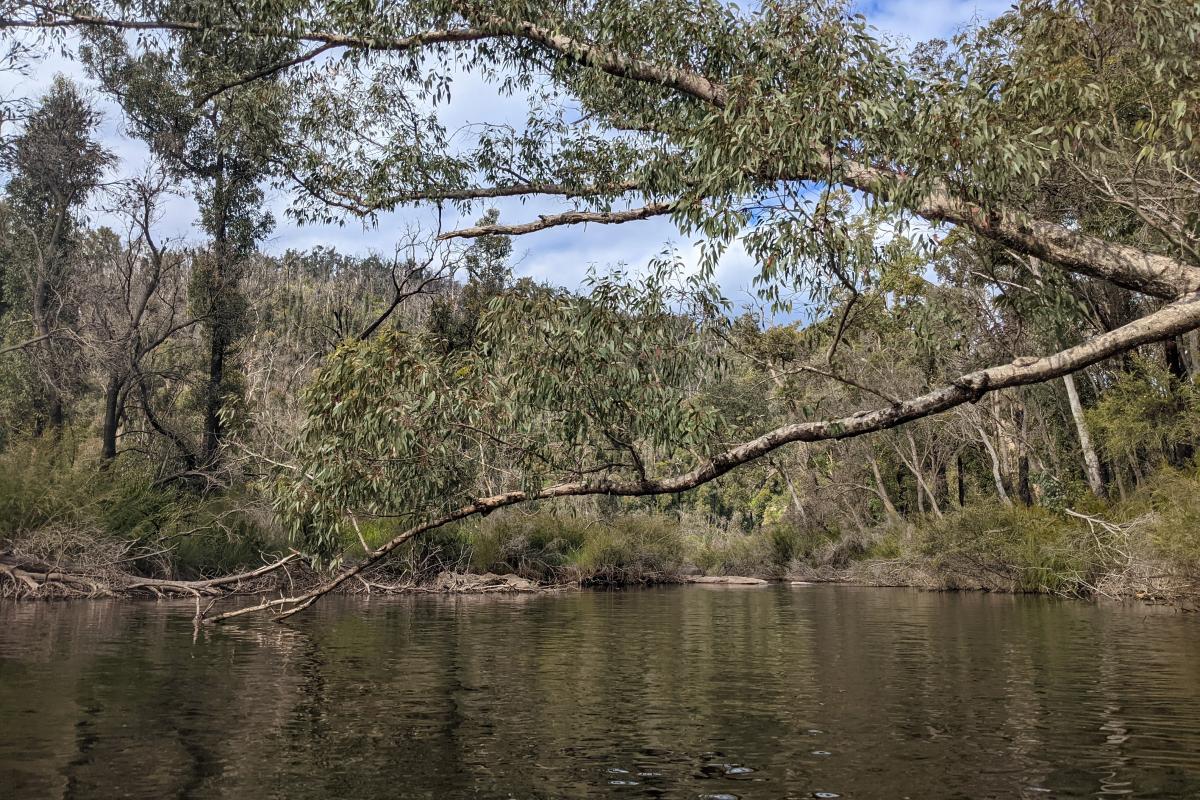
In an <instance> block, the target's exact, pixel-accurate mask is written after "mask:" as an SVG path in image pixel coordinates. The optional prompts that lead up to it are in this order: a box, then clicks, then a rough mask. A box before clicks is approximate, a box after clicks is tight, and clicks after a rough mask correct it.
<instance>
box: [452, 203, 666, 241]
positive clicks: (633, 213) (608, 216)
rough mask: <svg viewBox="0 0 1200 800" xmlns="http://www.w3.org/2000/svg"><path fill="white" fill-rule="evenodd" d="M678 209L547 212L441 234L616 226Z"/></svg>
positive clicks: (661, 206)
mask: <svg viewBox="0 0 1200 800" xmlns="http://www.w3.org/2000/svg"><path fill="white" fill-rule="evenodd" d="M674 209H675V204H674V203H651V204H650V205H647V206H640V207H638V208H630V209H628V210H625V211H566V212H563V213H562V214H543V215H542V216H540V217H538V218H537V220H536V221H534V222H526V223H523V224H520V225H499V224H496V225H476V226H474V227H470V228H461V229H459V230H456V231H447V232H446V233H443V234H441V235H440V236H438V238H439V239H456V238H457V239H472V238H476V237H479V236H497V235H499V236H520V235H522V234H526V233H533V232H535V231H544V230H546V229H547V228H557V227H560V226H562V225H582V224H585V223H588V222H592V223H595V224H597V225H615V224H620V223H622V222H633V221H634V220H639V219H648V218H650V217H657V216H662V215H663V214H670V213H671V212H672V211H673V210H674Z"/></svg>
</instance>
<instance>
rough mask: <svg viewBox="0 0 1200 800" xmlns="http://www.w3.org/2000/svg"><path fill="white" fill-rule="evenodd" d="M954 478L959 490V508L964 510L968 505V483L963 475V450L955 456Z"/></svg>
mask: <svg viewBox="0 0 1200 800" xmlns="http://www.w3.org/2000/svg"><path fill="white" fill-rule="evenodd" d="M954 478H955V481H954V483H955V487H956V488H957V490H958V507H959V508H963V507H965V506H966V505H967V481H966V476H965V475H964V474H963V458H962V450H959V451H958V452H956V453H955V454H954Z"/></svg>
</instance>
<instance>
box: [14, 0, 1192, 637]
mask: <svg viewBox="0 0 1200 800" xmlns="http://www.w3.org/2000/svg"><path fill="white" fill-rule="evenodd" d="M648 21H649V22H652V24H648ZM0 36H2V37H3V39H2V42H3V44H4V45H5V46H6V47H7V57H6V60H5V61H4V66H5V67H6V68H7V69H9V70H13V71H18V72H19V71H21V70H25V71H26V72H28V71H30V70H36V69H38V68H39V67H38V63H39V62H38V61H37V58H38V56H39V54H42V53H45V52H49V51H62V52H66V53H67V54H69V55H70V56H72V57H73V58H76V59H78V61H79V62H80V63H81V64H82V66H83V68H84V70H85V72H86V75H87V80H86V83H80V82H73V81H71V80H69V79H66V78H58V79H56V80H55V81H54V82H53V83H52V85H50V87H49V88H48V89H47V90H46V91H45V92H44V93H42V94H40V95H38V96H30V97H10V98H8V99H7V100H6V101H5V103H4V114H5V119H4V122H3V126H2V127H0V136H2V138H3V180H4V190H3V199H2V200H0V570H2V571H3V574H0V593H4V594H8V595H29V596H35V597H36V596H61V595H96V594H101V593H105V592H111V591H129V592H149V593H159V594H164V593H165V594H172V593H173V594H184V595H199V594H212V593H214V592H215V591H217V590H218V589H221V590H223V589H225V588H230V587H233V586H241V585H243V583H245V584H246V585H247V586H250V587H252V588H255V587H258V588H261V587H262V586H263V585H265V584H263V583H262V582H261V581H262V580H264V576H265V575H267V574H268V573H267V572H266V570H260V569H259V568H260V567H263V566H264V565H267V566H269V567H274V566H275V565H281V567H282V568H281V569H278V570H275V571H272V572H270V575H272V576H278V575H282V574H283V573H284V572H285V571H287V572H289V574H290V572H291V571H296V575H295V576H293V577H295V579H296V580H298V581H300V584H301V585H299V586H297V585H296V584H290V586H291V587H292V593H291V594H290V595H287V596H282V597H277V599H272V600H264V601H263V604H262V605H261V606H257V607H254V608H258V609H259V610H263V609H269V610H275V611H279V612H283V613H284V614H289V613H294V612H296V611H298V610H301V609H303V608H306V607H307V606H309V605H311V603H312V602H314V601H315V600H316V599H318V598H319V597H320V596H321V595H322V594H324V593H325V592H328V591H332V590H334V589H341V590H352V591H372V590H385V589H387V588H389V587H392V588H395V587H402V586H410V585H412V584H414V583H421V582H424V581H428V580H431V579H433V578H435V577H436V576H437V575H438V574H439V573H441V572H443V571H453V572H468V571H473V572H480V573H482V572H496V573H516V574H517V575H519V576H521V577H523V578H527V579H530V580H533V581H536V582H539V583H545V584H554V583H562V582H570V581H582V582H585V583H593V584H621V585H623V584H631V583H641V582H652V581H670V580H677V579H679V578H680V577H681V576H685V575H688V574H695V573H707V574H711V575H721V574H734V575H737V574H741V575H754V576H760V577H767V578H783V577H792V578H805V579H814V578H815V579H851V580H858V581H865V582H873V583H889V584H916V585H924V586H937V587H967V588H989V589H1003V590H1029V591H1045V592H1059V593H1064V594H1072V595H1080V596H1087V595H1096V594H1100V595H1106V596H1128V595H1141V596H1144V597H1148V598H1151V599H1175V598H1178V597H1180V596H1182V595H1186V594H1188V593H1194V592H1195V591H1196V586H1197V581H1200V532H1198V531H1200V528H1198V527H1197V522H1200V477H1198V474H1197V464H1196V447H1197V443H1198V441H1200V387H1198V384H1197V377H1198V373H1200V338H1198V336H1197V330H1196V329H1197V327H1200V296H1198V295H1197V292H1200V4H1196V3H1193V2H1188V1H1187V0H1178V1H1177V2H1148V1H1147V2H1142V1H1141V0H1136V1H1135V2H1108V1H1107V0H1087V2H1056V1H1054V0H1026V1H1025V2H1022V3H1020V4H1018V5H1017V6H1016V7H1014V9H1013V10H1012V11H1010V12H1009V13H1007V14H1005V15H1004V16H1002V17H1000V18H999V19H997V20H995V21H992V22H990V23H988V24H986V25H980V26H978V27H976V28H973V29H971V30H968V31H965V32H964V33H963V34H962V35H961V36H960V37H958V38H957V39H955V40H954V41H952V42H929V43H924V44H921V45H918V46H915V47H907V46H901V45H898V44H895V43H892V42H889V41H888V40H887V39H886V38H884V37H882V36H881V35H880V34H878V32H876V31H874V30H873V29H872V28H870V26H869V20H863V19H862V18H861V17H859V16H857V15H856V14H854V13H853V9H852V8H850V7H849V6H847V5H845V4H843V3H840V2H827V1H826V0H821V2H791V1H790V0H780V2H768V3H762V4H760V5H758V6H756V7H755V8H753V9H750V10H739V9H737V8H735V7H732V6H728V5H724V4H720V3H715V2H713V3H709V2H702V3H695V2H678V1H677V0H629V1H628V2H595V3H593V2H578V3H576V2H572V3H567V4H560V3H539V2H514V3H507V2H504V3H485V4H475V3H459V2H442V0H434V1H433V2H427V0H414V1H412V2H407V1H406V2H398V3H394V4H385V6H384V7H379V6H378V4H369V3H355V2H349V3H339V4H333V5H330V4H323V3H305V2H292V0H256V2H252V3H249V4H244V3H224V2H213V1H212V0H204V1H203V2H196V3H176V2H154V3H143V2H138V1H136V0H118V1H117V2H98V3H73V4H61V5H60V4H56V3H51V4H44V3H26V2H15V1H14V2H5V3H0ZM463 72H471V73H476V74H480V75H483V76H485V77H487V78H489V79H490V80H492V81H493V82H494V84H495V85H496V88H497V91H500V92H503V93H507V94H508V95H509V96H511V97H512V98H513V102H520V103H524V104H526V105H527V106H528V121H527V124H526V126H525V127H524V128H523V129H514V128H513V127H512V126H510V125H508V124H501V123H496V124H486V123H481V124H478V125H473V126H471V127H470V129H469V130H465V131H452V130H448V129H447V128H446V127H445V126H444V125H443V124H442V123H441V122H440V121H439V117H438V114H439V111H440V110H442V109H444V107H445V106H446V104H447V102H448V100H449V99H450V98H452V97H453V96H454V84H453V80H452V79H453V77H454V75H456V74H461V73H463ZM97 92H99V93H102V94H103V96H104V98H105V102H109V103H112V104H115V107H118V108H119V109H120V110H121V114H122V124H123V125H124V127H125V129H126V130H127V131H128V134H129V135H130V136H132V137H136V138H137V139H139V140H141V141H142V142H144V143H145V145H146V147H147V149H148V152H149V153H150V154H151V157H150V158H149V159H148V160H147V161H146V163H127V162H126V161H121V160H119V159H117V157H116V156H115V155H114V154H113V153H112V152H110V151H109V150H108V149H106V146H105V144H104V143H103V141H102V138H101V136H100V134H99V125H100V117H99V105H98V103H99V98H98V97H97V96H96V93H97ZM269 192H283V193H285V194H286V195H287V196H288V197H289V199H290V207H289V209H288V212H287V215H286V216H285V217H283V218H279V219H275V218H273V217H272V215H271V214H270V213H268V212H267V211H266V208H267V205H268V203H267V196H268V193H269ZM173 195H185V196H188V197H191V198H193V199H194V202H195V205H196V207H197V208H198V210H199V211H198V217H197V219H196V220H195V221H194V223H195V231H196V233H195V235H191V236H185V237H181V236H179V235H178V233H177V232H174V231H171V230H170V229H169V228H168V227H167V226H166V225H165V224H164V223H163V218H164V208H165V207H166V204H167V203H168V201H169V198H170V197H171V196H173ZM513 197H528V198H534V199H535V200H536V201H537V202H538V203H545V202H551V203H554V204H557V205H556V209H557V210H555V211H553V212H548V213H542V214H537V213H534V212H533V211H530V212H529V213H528V214H527V216H525V217H521V218H513V219H508V218H502V216H501V214H500V212H499V211H498V210H497V203H498V202H499V201H500V200H501V199H504V198H513ZM408 206H420V207H427V206H432V207H435V208H437V209H439V211H440V212H443V213H441V214H440V215H439V217H438V218H439V219H445V220H447V223H448V224H447V226H446V227H437V228H433V229H428V230H420V229H417V228H412V229H410V230H407V231H397V233H396V236H395V240H394V248H393V249H392V250H391V251H390V252H384V253H374V254H368V253H365V252H353V253H351V252H338V251H337V250H335V249H333V248H330V247H321V248H315V249H312V250H307V251H304V252H297V251H288V252H284V253H282V254H279V253H277V252H273V251H272V250H271V249H270V248H269V247H268V246H267V245H266V242H267V241H268V239H269V237H270V236H271V234H272V233H273V232H276V231H278V230H280V229H281V228H283V227H292V226H297V225H303V224H313V223H327V222H329V221H337V220H343V221H348V222H350V223H353V224H357V222H358V221H359V220H366V221H368V222H370V221H371V220H373V219H376V216H377V215H378V214H380V213H383V212H388V211H392V210H394V209H397V208H403V207H408ZM506 208H508V206H506ZM537 208H539V209H541V208H542V205H538V206H537ZM506 213H507V212H506ZM651 217H669V218H670V219H671V220H672V221H673V222H674V223H675V224H676V225H677V226H678V228H679V230H680V232H681V236H682V241H684V242H697V243H698V245H699V246H698V247H696V248H692V249H689V248H685V247H677V246H670V245H667V244H666V243H664V249H663V253H662V256H661V258H659V259H658V260H656V261H654V262H653V263H650V264H628V265H597V266H596V267H594V268H593V270H592V272H591V276H590V278H589V279H588V280H587V281H586V282H585V283H584V284H583V285H582V286H566V287H564V286H561V285H558V284H557V283H555V282H554V281H549V282H546V281H541V282H539V281H534V280H532V279H530V278H528V277H522V274H521V264H520V258H519V257H517V256H516V255H515V253H516V252H519V250H514V243H516V245H517V247H518V248H524V247H526V246H528V247H534V246H536V239H537V234H538V233H539V232H540V231H542V230H546V229H549V228H557V227H561V226H576V228H575V230H576V232H577V234H578V236H580V237H587V236H613V237H619V236H621V235H622V231H623V230H626V228H625V226H626V225H637V224H638V223H639V221H640V220H645V219H648V218H651ZM456 218H461V219H465V220H466V221H467V222H466V223H464V224H463V225H462V226H459V227H457V228H455V227H454V226H453V225H451V224H449V222H450V221H452V220H454V219H456ZM472 220H474V222H473V224H470V223H471V221H472ZM525 237H528V238H525ZM731 249H740V250H742V251H744V252H745V253H746V254H747V255H748V256H749V257H750V258H751V259H752V260H753V261H754V262H755V264H756V266H757V272H758V275H757V278H756V283H755V289H756V291H757V298H756V299H755V301H754V302H750V303H746V302H744V300H741V301H738V302H733V301H731V300H730V299H728V298H727V297H726V296H724V295H727V294H728V295H730V296H733V295H734V293H733V292H732V291H729V290H728V287H723V286H722V285H720V283H719V282H718V281H717V275H718V274H719V273H718V270H717V267H718V265H719V264H720V263H721V258H722V256H723V254H726V253H727V252H729V251H730V250H731ZM694 254H698V255H694ZM281 560H282V561H281ZM302 564H303V565H305V566H301V565H302ZM243 573H252V574H247V575H245V576H244V577H243V578H242V579H240V580H236V579H234V578H236V576H238V575H241V574H243ZM231 576H233V578H231ZM227 578H230V580H228V581H226V580H225V579H227ZM282 585H284V586H289V584H287V583H284V584H282ZM198 611H199V607H198ZM244 612H245V609H242V610H241V611H238V612H233V613H244Z"/></svg>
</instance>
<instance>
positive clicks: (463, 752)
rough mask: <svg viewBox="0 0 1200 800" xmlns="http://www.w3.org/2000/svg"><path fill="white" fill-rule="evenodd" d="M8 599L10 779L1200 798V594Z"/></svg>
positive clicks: (362, 788)
mask: <svg viewBox="0 0 1200 800" xmlns="http://www.w3.org/2000/svg"><path fill="white" fill-rule="evenodd" d="M191 614H192V609H191V607H189V606H188V605H186V604H177V603H167V602H163V603H157V604H156V603H153V602H73V603H59V604H51V603H23V604H8V605H0V787H3V789H2V790H0V795H2V796H4V797H11V798H21V799H22V800H25V799H26V798H53V797H62V798H116V797H134V798H166V797H178V798H291V799H292V800H295V799H296V798H355V799H356V800H359V799H363V798H426V797H427V798H459V797H472V798H508V797H512V798H551V797H581V798H582V797H605V796H607V797H619V798H644V797H670V798H676V797H679V798H689V797H690V798H702V797H708V798H785V797H795V798H813V797H829V798H832V797H842V798H972V799H973V800H976V799H978V798H991V797H995V798H1025V797H1028V798H1043V797H1045V798H1055V797H1109V796H1112V797H1117V796H1121V797H1152V798H1160V799H1161V798H1196V797H1200V618H1198V617H1197V615H1194V614H1193V615H1187V614H1178V613H1173V612H1171V611H1170V610H1163V609H1152V608H1147V607H1141V606H1118V605H1114V604H1099V605H1092V604H1087V603H1080V602H1070V601H1057V600H1051V599H1046V598H1036V597H1012V596H1000V595H985V594H949V593H944V594H939V593H925V592H918V591H908V590H887V589H866V588H852V587H834V586H793V587H788V586H771V587H758V588H728V587H687V588H664V589H651V590H642V591H627V592H610V593H606V592H586V591H585V592H575V593H567V594H553V595H537V596H506V597H496V596H491V597H478V596H475V597H467V596H458V597H452V596H417V597H412V596H410V597H401V598H373V599H367V598H329V599H326V600H325V601H323V602H322V603H320V604H319V605H318V606H316V607H314V609H312V610H311V611H310V612H307V613H306V615H304V616H301V617H298V618H295V619H294V620H293V621H292V623H291V624H288V625H278V624H274V623H271V622H269V621H266V620H262V619H259V620H254V621H250V622H244V621H239V622H237V623H235V624H233V625H228V626H224V627H220V628H216V629H207V628H206V629H202V630H200V631H196V630H195V629H194V628H193V625H192V621H191Z"/></svg>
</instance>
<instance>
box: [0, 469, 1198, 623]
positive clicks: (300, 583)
mask: <svg viewBox="0 0 1200 800" xmlns="http://www.w3.org/2000/svg"><path fill="white" fill-rule="evenodd" d="M30 464H31V465H33V466H36V467H37V468H36V469H34V468H30V469H27V470H23V471H17V470H11V471H0V597H10V598H11V597H22V598H24V597H30V598H43V597H55V598H58V597H100V596H143V597H155V596H180V595H187V596H201V597H206V596H217V595H228V594H262V593H265V592H271V593H273V592H278V591H285V592H289V593H290V592H292V591H293V590H304V589H306V588H311V587H314V586H316V585H318V584H319V583H320V582H321V581H322V580H323V579H325V578H327V577H328V571H327V568H324V567H323V568H315V567H313V566H312V565H311V564H309V563H308V562H307V561H306V559H305V558H303V557H301V556H299V555H298V554H294V553H292V552H291V551H290V549H289V545H288V538H287V536H286V534H285V532H284V531H282V530H281V529H280V528H279V527H278V525H277V523H276V522H275V521H274V516H273V514H272V513H271V509H270V507H269V505H267V504H266V502H265V500H264V499H263V498H262V497H259V496H257V495H255V494H252V493H250V492H249V491H240V492H239V491H229V492H222V493H214V494H212V495H206V496H200V495H195V494H189V493H188V492H186V491H183V490H178V489H163V488H154V487H153V485H152V484H151V483H150V482H132V481H130V480H128V479H118V478H117V477H116V476H114V475H113V474H111V473H107V472H104V471H99V472H96V471H89V470H82V469H79V470H70V469H61V468H57V467H55V466H54V465H53V464H49V463H42V462H39V461H36V460H33V461H30ZM399 524H400V523H394V522H385V521H378V520H377V521H372V522H366V521H364V522H363V523H362V524H361V525H360V526H359V529H358V530H357V531H355V532H354V533H353V534H351V538H350V539H349V540H348V541H347V542H346V543H345V547H346V550H345V554H344V556H343V562H342V563H346V564H352V563H355V562H356V561H358V560H359V559H361V558H362V557H363V554H364V552H365V550H366V549H372V548H375V547H378V546H380V545H381V544H382V543H384V542H386V541H388V540H389V539H391V538H392V537H393V536H394V535H395V534H396V533H397V530H398V528H397V526H398V525H399ZM441 575H457V576H466V575H470V576H488V575H493V576H513V578H514V579H516V580H519V581H522V582H525V583H526V584H527V587H526V590H532V589H530V588H528V587H561V586H606V587H630V586H644V585H654V584H670V583H681V582H684V581H686V580H688V579H689V578H691V577H695V576H708V577H710V578H713V579H720V578H721V577H722V576H745V577H749V578H755V579H761V580H767V581H777V580H803V581H822V582H841V583H856V584H862V585H871V586H911V587H918V588H924V589H935V590H966V589H975V590H984V591H993V592H1032V593H1041V594H1050V595H1057V596H1070V597H1081V598H1086V597H1109V598H1120V599H1139V600H1145V601H1151V602H1171V603H1174V602H1189V601H1192V600H1194V599H1196V598H1200V479H1198V478H1197V477H1196V475H1194V474H1192V473H1191V472H1186V473H1185V472H1182V471H1175V470H1163V471H1161V472H1159V473H1157V474H1155V475H1153V476H1151V477H1149V478H1147V480H1146V481H1145V483H1144V485H1143V486H1142V488H1141V489H1139V490H1138V491H1137V492H1136V493H1131V495H1130V496H1129V497H1127V498H1126V499H1123V500H1117V501H1110V502H1101V501H1098V500H1095V499H1094V498H1090V499H1089V498H1088V497H1086V496H1083V497H1076V498H1075V499H1074V500H1073V501H1072V503H1071V504H1066V503H1059V504H1057V505H1054V506H1053V507H1052V506H1050V505H1041V506H1033V507H1023V506H1019V505H1014V506H1004V505H1000V504H998V503H995V502H987V501H975V502H973V503H967V504H966V505H965V507H962V508H954V507H948V508H947V510H946V511H945V513H944V515H942V516H940V517H934V516H931V515H928V514H926V515H917V514H910V515H909V516H907V517H901V516H899V515H896V516H895V517H894V518H892V519H890V520H888V519H884V520H883V521H880V522H876V523H874V524H869V525H868V524H865V515H864V524H862V525H860V526H856V527H855V528H851V529H845V528H841V529H839V528H827V527H816V526H815V525H813V524H809V525H805V524H801V523H797V522H795V521H792V522H787V521H779V522H773V523H771V524H766V525H763V524H756V525H751V526H742V525H740V524H734V523H732V522H730V521H728V520H725V521H721V520H719V519H713V518H710V517H708V516H706V515H703V514H700V513H697V512H694V511H690V512H675V513H669V512H666V511H664V510H659V509H657V508H655V509H649V508H646V507H644V506H643V507H626V506H622V505H619V504H617V503H610V504H608V505H601V504H592V503H584V502H578V503H574V504H572V503H562V504H558V505H555V506H552V507H551V506H541V507H539V508H538V509H536V510H535V511H520V510H516V509H513V510H510V511H501V512H497V513H495V514H492V515H489V516H488V517H486V518H477V519H473V520H468V521H464V522H462V523H459V524H455V525H449V526H446V527H444V528H441V529H438V530H435V531H430V532H429V533H427V534H426V535H424V536H422V537H420V538H418V539H416V540H414V541H412V542H409V543H407V544H405V545H403V546H401V547H400V548H398V549H397V550H396V551H395V552H393V553H392V554H391V556H390V557H389V559H387V560H386V561H385V562H384V563H383V564H381V565H379V566H377V567H375V568H373V569H371V570H369V571H367V572H365V573H363V574H362V575H361V576H356V577H355V578H354V579H352V580H350V581H347V582H346V584H345V585H344V586H341V587H339V590H340V591H342V592H351V593H360V592H362V593H366V592H400V591H430V590H431V587H432V586H434V585H436V583H437V581H438V579H439V576H441ZM472 580H474V579H472ZM460 582H461V581H460ZM437 590H438V591H442V590H452V589H448V588H446V587H442V588H440V589H437ZM489 590H497V589H495V588H494V587H492V588H490V589H489Z"/></svg>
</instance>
